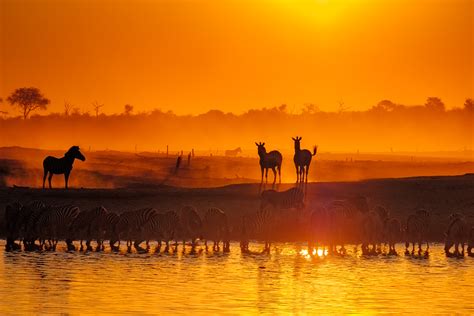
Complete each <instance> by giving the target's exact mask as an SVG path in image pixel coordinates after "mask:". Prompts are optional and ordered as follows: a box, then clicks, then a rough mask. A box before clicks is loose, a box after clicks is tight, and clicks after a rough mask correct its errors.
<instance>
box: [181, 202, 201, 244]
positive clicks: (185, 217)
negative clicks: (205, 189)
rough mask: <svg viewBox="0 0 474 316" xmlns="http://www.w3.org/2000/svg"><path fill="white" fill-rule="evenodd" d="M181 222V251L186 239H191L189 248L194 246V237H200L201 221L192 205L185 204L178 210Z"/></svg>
mask: <svg viewBox="0 0 474 316" xmlns="http://www.w3.org/2000/svg"><path fill="white" fill-rule="evenodd" d="M179 220H180V224H181V238H183V252H184V247H185V243H186V240H189V239H190V240H191V247H192V248H191V249H192V251H194V249H195V247H196V239H198V238H202V221H201V217H199V214H198V213H197V210H196V208H195V207H194V206H190V205H186V206H184V207H182V208H181V209H180V211H179Z"/></svg>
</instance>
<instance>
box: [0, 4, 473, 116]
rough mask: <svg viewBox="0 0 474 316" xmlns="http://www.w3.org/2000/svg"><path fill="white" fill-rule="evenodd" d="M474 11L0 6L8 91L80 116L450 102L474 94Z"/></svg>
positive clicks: (3, 86) (3, 89)
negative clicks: (26, 92) (70, 107)
mask: <svg viewBox="0 0 474 316" xmlns="http://www.w3.org/2000/svg"><path fill="white" fill-rule="evenodd" d="M473 5H474V2H473V1H470V0H456V1H428V0H418V1H412V0H410V1H408V0H399V1H393V0H385V1H375V0H314V1H313V0H296V1H289V0H277V1H268V0H261V1H235V0H223V1H212V0H202V1H182V0H176V1H169V0H161V1H129V0H124V1H120V2H109V1H106V0H99V1H90V2H84V1H80V0H71V1H67V2H61V5H58V2H57V1H56V0H45V1H34V0H25V1H13V0H4V1H1V2H0V24H1V25H0V51H1V57H0V69H1V75H0V97H3V98H6V97H7V96H8V94H10V93H11V91H13V90H14V89H16V88H19V87H28V86H35V87H38V88H40V89H41V91H43V92H44V93H45V94H46V96H47V97H48V98H49V99H51V100H52V103H51V111H52V112H60V111H61V109H62V104H63V102H64V101H65V100H67V101H69V102H70V103H72V104H75V105H78V106H82V107H83V108H82V109H81V110H85V109H86V108H87V107H90V104H91V103H92V102H94V101H97V102H99V103H100V104H105V106H104V107H103V109H102V110H103V112H105V113H108V114H111V113H119V112H120V111H121V109H122V107H123V105H124V104H132V105H134V106H135V110H136V111H150V110H152V109H154V108H161V109H163V110H165V111H166V110H173V111H174V112H175V113H177V114H198V113H205V112H207V111H208V110H211V109H219V110H221V111H224V112H233V113H236V114H240V113H244V112H245V111H248V110H249V109H255V108H262V107H272V106H276V105H279V104H282V103H285V104H288V105H289V106H290V107H293V106H296V107H298V106H301V105H303V104H306V103H313V104H315V105H317V106H318V107H319V108H320V109H322V110H326V111H337V110H338V109H339V107H340V103H344V105H343V107H344V108H350V109H351V110H364V109H368V108H370V107H371V106H372V105H374V104H376V103H377V102H378V101H380V100H382V99H390V100H393V101H394V102H397V103H402V104H420V103H422V102H423V100H424V99H425V98H426V97H428V96H437V97H440V98H441V99H442V100H444V102H445V103H446V106H447V108H453V107H456V106H462V103H463V101H464V99H466V98H469V97H471V98H472V97H473V95H472V93H473V89H474V81H473V80H474V79H473V69H474V67H473V63H472V56H473V55H474V51H473V28H474V27H473V12H474V8H473ZM52 12H54V14H52ZM401 21H403V23H401ZM4 103H5V102H4ZM0 107H1V110H5V108H6V107H8V106H7V105H6V104H2V105H0Z"/></svg>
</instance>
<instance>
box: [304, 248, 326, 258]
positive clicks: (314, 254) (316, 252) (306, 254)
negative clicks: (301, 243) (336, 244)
mask: <svg viewBox="0 0 474 316" xmlns="http://www.w3.org/2000/svg"><path fill="white" fill-rule="evenodd" d="M327 254H328V251H327V249H321V248H318V249H313V251H312V253H309V251H308V249H302V250H301V251H300V255H301V256H302V257H305V258H307V259H309V258H311V257H324V256H327Z"/></svg>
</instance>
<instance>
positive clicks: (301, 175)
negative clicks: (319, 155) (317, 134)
mask: <svg viewBox="0 0 474 316" xmlns="http://www.w3.org/2000/svg"><path fill="white" fill-rule="evenodd" d="M292 139H293V141H294V142H295V155H294V157H293V161H294V163H295V168H296V182H297V183H298V182H304V181H305V173H306V182H308V172H309V165H310V164H311V158H312V157H313V156H314V155H316V152H317V151H318V146H314V148H313V153H312V154H311V152H310V151H309V150H307V149H301V145H300V141H301V137H298V136H296V138H295V137H292Z"/></svg>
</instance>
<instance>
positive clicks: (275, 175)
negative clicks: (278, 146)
mask: <svg viewBox="0 0 474 316" xmlns="http://www.w3.org/2000/svg"><path fill="white" fill-rule="evenodd" d="M272 171H273V185H275V183H276V180H277V174H276V170H275V167H272Z"/></svg>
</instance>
